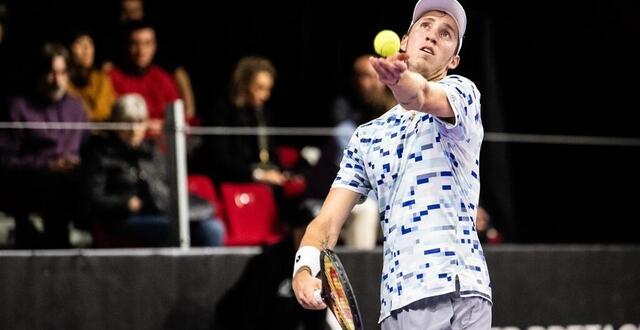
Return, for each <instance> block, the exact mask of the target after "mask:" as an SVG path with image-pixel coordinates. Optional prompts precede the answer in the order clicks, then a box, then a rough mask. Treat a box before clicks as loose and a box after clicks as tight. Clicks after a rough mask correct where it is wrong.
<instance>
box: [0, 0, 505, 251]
mask: <svg viewBox="0 0 640 330" xmlns="http://www.w3.org/2000/svg"><path fill="white" fill-rule="evenodd" d="M5 10H6V8H5V7H3V6H0V47H2V40H3V36H4V28H3V20H2V17H3V15H4V12H5ZM114 21H117V22H118V23H117V24H116V25H115V26H112V27H108V28H107V29H105V30H107V31H109V33H108V34H105V35H100V36H97V35H96V34H95V32H93V31H73V33H72V34H71V36H70V37H69V38H68V39H67V40H66V42H65V43H59V42H47V43H45V44H44V45H42V47H40V49H39V50H38V52H37V54H34V55H35V56H34V59H33V60H32V62H31V63H30V65H29V66H28V67H29V70H28V72H23V73H22V74H23V75H24V76H25V77H26V81H27V82H28V83H27V84H26V85H25V86H24V88H21V90H19V91H16V92H15V93H13V92H12V93H11V94H8V92H7V90H9V89H7V88H6V87H7V86H6V84H7V82H6V81H5V80H4V79H2V80H3V81H2V83H0V97H1V98H2V99H1V100H0V101H1V103H0V122H4V123H17V124H22V123H76V124H77V123H120V124H126V125H127V126H123V127H121V128H119V129H112V130H100V129H91V130H88V129H55V128H45V127H40V128H37V129H33V127H31V128H25V127H22V126H20V125H16V126H15V127H3V128H1V129H0V224H2V223H8V221H9V220H11V221H13V222H12V223H13V225H12V226H11V227H10V229H8V230H6V231H4V236H5V237H4V244H3V246H4V247H9V248H19V249H33V248H69V247H89V246H91V247H145V246H146V247H161V246H169V244H170V242H171V240H170V235H171V227H172V224H171V219H170V218H169V216H168V213H167V212H168V209H169V203H170V191H169V190H170V189H169V185H168V179H167V169H166V163H167V161H166V157H167V147H166V142H165V137H164V130H163V127H164V124H165V123H164V121H165V112H166V109H167V107H169V106H171V105H172V104H174V102H176V101H178V100H180V101H181V102H182V104H183V105H184V107H183V109H184V115H185V118H186V120H187V122H188V124H189V125H191V126H205V127H207V126H222V127H256V128H257V133H256V134H251V135H242V134H230V135H202V136H190V137H189V143H188V148H187V152H188V154H187V159H188V180H187V181H188V191H189V206H190V210H191V212H190V215H189V220H190V221H189V222H190V229H191V237H192V239H191V243H192V245H193V246H222V245H226V246H239V245H271V244H276V243H280V244H282V242H287V243H286V244H288V245H287V246H288V248H287V249H285V250H286V251H287V252H286V253H287V254H291V255H293V251H295V249H296V248H297V244H298V242H299V239H300V237H301V234H302V232H303V231H304V228H305V226H306V224H307V223H308V222H309V221H310V220H311V219H312V218H313V216H314V215H315V213H316V212H317V211H318V210H319V208H320V205H321V203H322V199H323V198H324V195H325V194H326V193H327V191H328V189H329V187H330V184H331V182H332V180H333V178H334V176H335V174H336V171H337V169H338V164H339V161H340V158H341V155H342V149H343V148H344V146H345V143H346V142H345V141H348V138H349V135H345V134H344V133H345V132H347V133H348V132H353V131H354V130H355V128H356V127H357V126H358V125H360V124H363V123H365V122H367V121H369V120H372V119H374V118H375V117H377V116H379V115H381V114H382V113H384V112H385V111H386V110H388V109H390V108H391V107H393V106H394V105H395V100H394V99H393V95H392V94H391V93H390V92H389V90H388V89H387V88H386V86H384V85H383V84H382V83H380V81H379V80H378V78H377V76H376V74H375V71H373V69H372V68H371V67H370V65H369V62H368V60H367V58H368V56H370V55H368V54H364V55H362V56H360V57H358V58H356V59H355V60H354V61H353V81H352V87H353V88H352V91H351V92H350V93H348V94H345V95H338V96H336V98H335V101H334V104H333V107H332V109H331V111H330V112H328V116H331V118H332V122H333V125H335V128H336V131H339V132H342V134H336V136H335V138H329V139H327V140H326V143H324V144H323V145H320V146H314V147H308V148H303V149H299V148H297V147H294V146H291V145H287V144H284V143H281V142H279V141H278V140H277V137H276V136H273V135H269V134H267V133H266V128H267V127H269V126H272V123H273V116H274V114H273V112H272V111H271V109H270V108H269V100H270V97H271V92H272V89H273V88H274V86H275V84H276V80H277V78H278V75H277V70H276V68H275V67H274V65H273V64H272V62H271V61H270V59H268V58H265V57H261V56H245V57H243V58H240V59H238V61H237V64H236V67H235V68H234V70H233V72H232V74H231V77H230V79H229V88H228V91H227V93H225V94H223V95H220V96H219V99H218V100H217V102H215V106H214V108H213V109H208V110H207V111H206V112H204V111H200V112H198V111H196V100H195V97H194V92H193V88H192V86H191V80H190V75H189V72H188V71H187V70H186V69H185V68H184V67H183V66H181V65H179V64H178V65H175V66H174V67H173V68H171V69H169V68H167V67H163V66H160V65H158V64H156V63H155V61H154V60H155V58H156V54H157V50H158V36H157V32H158V31H157V29H156V27H155V26H154V25H153V24H152V23H151V21H150V20H148V18H147V17H145V11H144V3H143V2H142V1H141V0H122V1H121V13H120V17H119V20H114ZM98 42H99V43H98ZM98 55H99V56H98ZM96 58H100V59H102V60H101V61H100V63H97V61H96ZM1 65H2V66H6V65H8V64H7V63H5V62H3V63H2V64H1ZM484 211H486V210H483V212H484ZM378 214H379V212H378V210H377V203H376V202H375V196H369V198H368V199H367V201H366V202H365V203H363V204H361V205H359V206H358V207H357V208H356V209H354V211H353V213H352V217H351V219H350V220H349V221H348V222H347V225H346V228H345V230H344V233H343V236H342V237H341V242H340V243H341V244H344V245H347V246H351V247H353V248H361V249H370V248H373V247H375V246H376V245H379V244H381V235H380V233H379V227H380V225H379V219H378ZM478 217H479V218H480V217H482V222H481V223H479V224H478V230H479V231H480V230H482V231H483V233H484V232H486V233H487V234H486V235H484V234H482V235H481V237H483V240H485V241H487V242H490V243H498V242H500V240H501V238H500V236H499V233H498V232H497V231H496V230H495V228H493V227H492V226H491V223H490V221H489V220H490V217H489V215H488V213H486V212H485V213H483V214H482V215H480V214H479V215H478ZM1 234H3V231H2V230H1V228H0V236H1ZM74 235H80V236H74ZM83 235H84V236H83ZM0 238H1V237H0ZM287 260H289V259H287Z"/></svg>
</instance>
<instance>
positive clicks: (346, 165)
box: [331, 130, 371, 204]
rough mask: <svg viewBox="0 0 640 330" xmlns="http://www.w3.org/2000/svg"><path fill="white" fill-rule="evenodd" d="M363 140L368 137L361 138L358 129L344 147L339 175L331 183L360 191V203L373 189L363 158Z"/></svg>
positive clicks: (333, 186)
mask: <svg viewBox="0 0 640 330" xmlns="http://www.w3.org/2000/svg"><path fill="white" fill-rule="evenodd" d="M362 140H366V139H363V138H361V137H360V133H359V130H356V132H355V133H353V135H352V136H351V140H350V141H349V144H348V145H347V147H346V148H345V149H344V153H343V155H342V161H341V162H340V169H339V170H338V175H337V176H336V178H335V180H334V181H333V184H332V185H331V188H345V189H348V190H351V191H353V192H356V193H359V194H360V200H359V201H358V204H360V203H362V202H364V201H365V200H366V199H367V195H368V194H369V191H370V190H371V183H370V182H369V179H368V177H367V174H366V171H365V168H366V167H365V162H364V160H363V150H362V148H361V141H362Z"/></svg>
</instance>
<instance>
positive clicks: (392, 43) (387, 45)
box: [373, 30, 400, 57]
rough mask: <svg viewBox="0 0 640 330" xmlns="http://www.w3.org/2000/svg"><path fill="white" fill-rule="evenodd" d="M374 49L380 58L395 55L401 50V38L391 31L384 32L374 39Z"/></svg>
mask: <svg viewBox="0 0 640 330" xmlns="http://www.w3.org/2000/svg"><path fill="white" fill-rule="evenodd" d="M373 49H375V50H376V53H378V54H379V55H380V56H384V57H389V56H392V55H395V54H396V53H397V52H398V51H399V50H400V37H398V35H397V34H396V33H395V32H393V31H391V30H382V31H380V32H378V34H377V35H376V37H375V39H373Z"/></svg>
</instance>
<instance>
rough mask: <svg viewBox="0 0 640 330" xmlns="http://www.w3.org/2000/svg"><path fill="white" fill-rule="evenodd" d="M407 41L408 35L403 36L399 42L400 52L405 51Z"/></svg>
mask: <svg viewBox="0 0 640 330" xmlns="http://www.w3.org/2000/svg"><path fill="white" fill-rule="evenodd" d="M408 39H409V35H406V34H405V35H403V36H402V40H400V52H401V53H404V52H406V51H407V40H408Z"/></svg>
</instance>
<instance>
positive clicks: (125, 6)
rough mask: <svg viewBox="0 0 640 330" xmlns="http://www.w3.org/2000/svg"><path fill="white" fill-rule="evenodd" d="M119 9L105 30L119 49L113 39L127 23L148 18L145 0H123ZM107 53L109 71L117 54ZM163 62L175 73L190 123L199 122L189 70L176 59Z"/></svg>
mask: <svg viewBox="0 0 640 330" xmlns="http://www.w3.org/2000/svg"><path fill="white" fill-rule="evenodd" d="M118 11H119V13H118V18H117V21H115V22H113V24H110V26H111V28H110V29H109V30H108V31H105V32H104V33H103V34H105V35H104V36H103V38H104V39H105V41H106V43H107V44H109V45H111V48H112V49H118V48H120V47H119V46H121V44H120V43H117V42H114V40H113V39H114V36H122V35H123V34H124V32H125V31H123V30H126V29H127V25H129V24H131V22H135V21H142V20H146V19H147V17H146V16H147V15H146V14H145V5H144V1H143V0H121V1H120V6H119V8H118ZM170 29H171V31H169V32H175V29H176V27H175V26H171V27H170ZM158 32H160V33H161V32H162V31H157V30H156V33H158ZM171 34H173V33H171ZM171 46H172V48H173V47H176V45H175V44H173V43H172V45H171ZM182 51H183V50H180V51H178V52H174V55H175V54H181V52H182ZM105 55H106V59H107V60H106V62H105V63H104V64H103V67H104V68H105V69H106V70H107V71H110V69H111V68H112V67H113V63H112V62H111V61H112V60H113V59H114V57H115V56H114V55H115V54H113V53H108V52H107V54H105ZM164 55H166V53H164ZM161 62H162V63H161V64H160V65H161V66H162V67H163V68H165V69H169V68H170V70H168V71H170V72H172V74H173V79H174V82H175V84H176V86H177V88H178V90H179V91H180V96H181V98H182V100H183V101H184V110H185V114H186V118H187V119H189V122H190V123H197V121H198V120H197V118H195V113H196V102H195V95H194V92H193V88H192V86H191V77H190V75H189V72H188V71H187V70H186V68H185V67H184V66H182V65H181V64H180V63H175V62H174V61H169V63H168V62H167V61H161Z"/></svg>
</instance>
